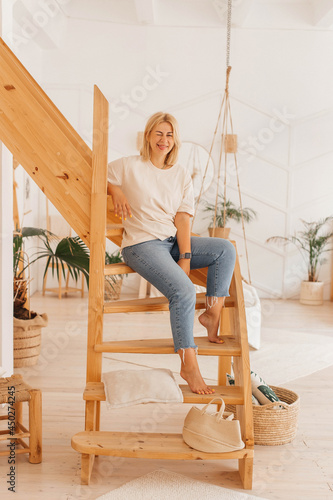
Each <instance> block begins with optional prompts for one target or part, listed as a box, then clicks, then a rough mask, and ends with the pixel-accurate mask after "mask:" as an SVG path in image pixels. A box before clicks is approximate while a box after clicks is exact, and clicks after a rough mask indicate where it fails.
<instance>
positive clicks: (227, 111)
mask: <svg viewBox="0 0 333 500" xmlns="http://www.w3.org/2000/svg"><path fill="white" fill-rule="evenodd" d="M231 14H232V0H228V11H227V43H226V82H225V90H224V95H223V99H222V102H221V107H220V111H219V115H218V118H217V123H216V127H215V131H214V135H213V140H212V144H211V147H210V151H209V156H208V161H207V165H206V168H205V172H204V176H203V180H202V185H201V189H200V193H199V196H198V199H197V201H196V208H195V212H194V216H193V221H192V228H193V224H194V220H195V217H196V215H197V211H198V206H199V203H200V199H201V196H202V192H203V186H204V181H205V179H206V174H207V171H208V166H209V161H210V160H211V155H212V151H213V147H214V144H215V139H216V135H217V133H218V129H219V126H220V124H221V117H222V113H223V120H222V130H221V147H220V153H219V163H218V172H217V188H216V197H215V211H214V220H213V233H212V236H214V235H215V227H216V218H217V207H218V196H219V191H220V179H221V170H222V158H223V152H224V195H223V198H224V200H223V201H224V203H223V227H225V223H226V203H227V145H226V141H227V137H228V124H230V129H231V134H232V135H234V130H233V123H232V116H231V107H230V99H229V80H230V72H231V66H230V40H231ZM223 148H224V151H223ZM233 156H234V161H235V170H236V178H237V188H238V195H239V206H240V211H241V220H242V230H243V236H244V246H245V254H246V263H247V270H248V278H249V283H250V284H251V275H250V265H249V257H248V250H247V242H246V235H245V224H244V215H243V205H242V197H241V191H240V184H239V174H238V164H237V156H236V151H235V150H234V151H233Z"/></svg>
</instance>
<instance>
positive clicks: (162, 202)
mask: <svg viewBox="0 0 333 500" xmlns="http://www.w3.org/2000/svg"><path fill="white" fill-rule="evenodd" d="M108 181H109V182H110V183H111V184H113V185H115V186H120V187H121V189H122V191H123V193H124V195H125V196H126V198H127V201H128V203H129V205H130V207H131V212H132V217H127V219H126V221H124V220H123V225H124V228H125V230H124V234H123V242H122V248H124V247H127V246H130V245H136V244H137V243H142V242H144V241H149V240H155V239H160V240H164V239H166V238H168V237H169V236H175V235H176V232H177V229H176V227H175V225H174V220H175V215H176V213H177V212H187V213H188V214H190V215H191V216H193V214H194V209H193V205H194V197H193V186H192V179H191V176H190V173H189V171H188V170H186V168H184V167H183V166H181V165H179V164H175V165H173V166H172V167H170V168H168V169H165V170H164V169H163V170H162V169H159V168H157V167H155V166H154V165H153V164H152V163H151V161H150V160H149V161H144V160H143V159H142V157H141V156H129V157H127V158H119V159H118V160H115V161H112V162H111V163H109V166H108Z"/></svg>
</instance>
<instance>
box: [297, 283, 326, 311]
mask: <svg viewBox="0 0 333 500" xmlns="http://www.w3.org/2000/svg"><path fill="white" fill-rule="evenodd" d="M323 302H324V283H323V282H322V281H302V283H301V294H300V303H301V304H306V305H309V306H321V305H322V304H323Z"/></svg>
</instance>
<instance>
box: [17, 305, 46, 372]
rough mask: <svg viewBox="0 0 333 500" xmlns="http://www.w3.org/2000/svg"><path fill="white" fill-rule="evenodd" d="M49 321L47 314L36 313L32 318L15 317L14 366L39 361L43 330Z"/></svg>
mask: <svg viewBox="0 0 333 500" xmlns="http://www.w3.org/2000/svg"><path fill="white" fill-rule="evenodd" d="M47 323H48V318H47V315H46V314H42V315H39V314H36V316H35V317H34V318H31V319H18V318H15V317H14V368H19V367H22V366H33V365H35V364H36V363H37V361H38V356H39V354H40V347H41V330H42V327H44V326H47Z"/></svg>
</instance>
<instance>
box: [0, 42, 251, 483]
mask: <svg viewBox="0 0 333 500" xmlns="http://www.w3.org/2000/svg"><path fill="white" fill-rule="evenodd" d="M0 66H1V72H0V139H1V140H2V141H3V142H4V143H5V145H6V146H7V147H8V148H9V149H10V150H11V152H12V153H13V155H14V156H15V158H16V159H17V161H18V162H19V163H20V164H21V165H22V166H23V167H24V168H25V170H26V171H27V172H28V173H29V175H30V176H31V177H32V179H33V180H34V181H35V182H36V183H37V184H38V186H39V187H40V188H41V190H42V191H43V192H44V193H45V194H46V196H47V197H48V198H49V199H50V201H51V202H52V203H53V204H54V205H55V207H56V208H57V209H58V210H59V212H60V213H61V214H62V215H63V216H64V218H65V219H66V220H67V221H68V223H69V224H70V225H71V226H72V228H73V229H74V231H75V232H76V233H77V234H78V235H79V236H80V237H81V238H82V239H83V240H84V241H85V243H86V244H87V245H88V246H89V247H90V254H91V263H90V266H91V267H90V287H89V306H88V307H89V310H88V343H87V377H86V388H85V391H84V395H83V397H84V400H85V401H86V411H85V430H84V431H83V432H79V433H78V434H76V435H75V436H73V438H72V446H73V448H74V449H75V450H77V451H78V452H80V453H81V454H82V474H81V480H82V483H83V484H88V483H89V480H90V477H91V473H92V469H93V463H94V458H95V456H96V455H109V456H122V457H137V458H154V459H160V458H161V459H166V458H167V459H171V460H197V459H202V460H216V459H221V460H222V459H237V460H238V464H239V467H238V468H239V473H240V477H241V480H242V483H243V486H244V488H246V489H251V488H252V475H253V444H254V440H253V422H252V401H251V383H250V365H249V352H248V342H247V332H246V320H245V309H244V299H243V290H242V281H241V274H240V269H239V262H238V257H237V260H236V266H235V271H234V275H233V279H232V282H231V287H230V297H229V298H228V299H227V300H226V307H225V309H224V310H223V315H224V316H225V315H226V313H228V318H229V321H230V334H228V335H225V336H224V343H223V344H211V343H209V342H208V340H207V339H205V338H201V337H200V338H196V339H195V341H196V343H197V345H198V347H199V354H201V355H205V356H218V357H219V367H218V374H217V376H218V385H216V386H215V387H214V388H215V394H216V395H221V396H222V397H223V399H224V400H225V402H226V403H227V404H235V405H237V418H238V419H239V420H240V425H241V430H242V439H243V441H244V442H245V448H244V449H243V450H240V451H236V452H230V453H218V454H216V453H214V454H213V453H202V452H199V451H196V450H194V449H192V448H190V447H189V446H187V445H186V444H185V443H184V441H183V439H182V436H181V435H180V434H166V433H131V432H128V433H126V432H125V433H124V432H110V431H101V430H100V403H101V401H105V391H104V385H103V383H102V382H101V375H102V355H103V353H106V352H108V353H110V352H123V353H127V352H128V353H133V352H134V353H150V354H166V353H167V354H168V353H169V354H173V353H174V349H173V344H172V341H171V340H170V339H151V340H137V341H131V342H127V341H124V342H122V341H117V342H104V341H103V315H104V314H105V313H119V312H131V311H133V312H134V311H135V312H141V311H165V310H168V303H167V301H166V299H165V298H163V297H162V298H160V297H159V298H154V299H140V300H134V301H118V302H112V303H105V304H104V279H105V276H106V275H113V274H127V273H130V272H133V271H132V269H130V268H129V267H128V266H126V265H125V264H113V265H109V266H105V264H104V259H105V240H106V237H108V238H110V239H111V240H112V241H113V242H114V243H116V244H117V245H120V244H121V240H122V231H123V228H122V227H121V225H119V223H118V220H117V219H116V218H115V216H114V214H113V211H112V201H111V200H110V198H108V197H107V194H106V193H107V144H108V131H107V129H106V128H105V126H104V127H103V124H106V123H108V103H107V101H106V99H105V97H104V96H103V95H102V93H101V92H100V91H99V89H98V88H97V87H96V86H95V88H94V133H93V149H92V151H91V149H90V148H89V147H88V146H87V145H86V143H85V142H84V141H83V140H82V138H81V137H80V136H79V135H78V134H77V133H76V131H75V130H74V129H73V127H72V126H71V125H70V124H69V123H68V122H67V120H66V119H65V118H64V116H63V115H62V114H61V113H60V111H59V110H58V109H57V108H56V106H55V105H54V104H53V103H52V101H51V100H50V99H49V98H48V97H47V95H46V94H45V93H44V92H43V90H42V89H41V88H40V87H39V86H38V84H37V83H36V82H35V81H34V79H33V78H32V77H31V75H30V74H29V73H28V72H27V70H26V69H25V68H24V66H23V65H22V64H21V63H20V61H19V60H18V59H17V58H16V57H15V55H14V54H13V53H12V52H11V51H10V49H9V48H8V47H7V46H6V44H5V43H4V42H3V41H2V40H1V39H0ZM206 275H207V270H206V269H201V270H195V271H192V272H191V275H190V277H191V279H192V281H193V282H194V283H195V284H199V285H205V284H206ZM204 306H205V298H204V295H203V294H198V295H197V304H196V307H197V308H198V309H200V308H204ZM231 358H233V368H234V374H235V382H236V385H235V386H231V387H227V386H226V380H225V376H226V372H228V371H230V367H231ZM180 387H181V390H182V393H183V396H184V402H185V403H193V404H205V403H207V402H209V401H210V400H211V398H212V396H211V395H199V394H194V393H192V392H191V391H190V390H189V388H188V386H187V385H182V386H180Z"/></svg>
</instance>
